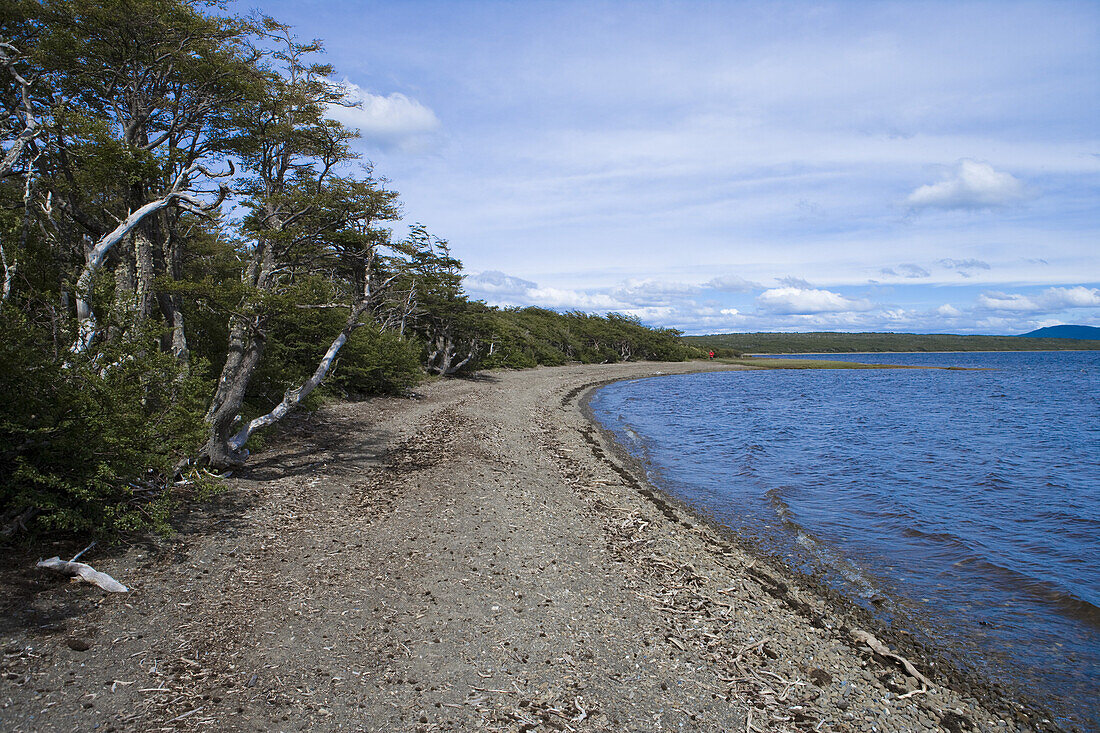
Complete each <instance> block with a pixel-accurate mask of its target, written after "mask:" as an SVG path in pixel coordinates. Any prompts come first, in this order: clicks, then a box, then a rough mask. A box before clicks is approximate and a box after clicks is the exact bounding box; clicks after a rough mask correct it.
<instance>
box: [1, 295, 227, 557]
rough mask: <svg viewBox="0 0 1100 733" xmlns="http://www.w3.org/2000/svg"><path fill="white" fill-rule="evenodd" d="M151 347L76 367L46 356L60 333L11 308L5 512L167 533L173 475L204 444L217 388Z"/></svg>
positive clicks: (100, 528)
mask: <svg viewBox="0 0 1100 733" xmlns="http://www.w3.org/2000/svg"><path fill="white" fill-rule="evenodd" d="M142 341H143V342H144V345H145V346H146V348H144V349H139V348H135V345H134V344H122V345H119V346H118V347H113V348H110V349H105V350H104V351H102V352H100V353H98V354H97V355H96V358H95V360H88V359H82V360H80V361H78V362H76V363H73V364H71V365H68V366H66V365H64V364H62V363H60V362H59V361H58V360H57V359H55V358H54V355H53V353H52V351H51V350H49V349H47V348H44V346H43V345H44V344H48V343H49V338H48V334H43V333H42V332H41V331H39V330H38V329H35V328H33V327H31V326H29V325H28V324H27V323H26V322H25V321H24V320H23V319H21V318H18V317H17V316H15V315H14V314H13V312H12V311H10V310H8V311H5V313H4V316H3V318H0V393H3V394H5V395H7V398H6V399H5V400H4V403H3V409H2V410H0V446H3V449H2V450H0V475H4V476H5V477H6V479H5V481H4V482H3V484H0V506H3V507H4V509H5V510H11V511H12V512H19V511H22V510H23V509H25V508H27V507H35V508H37V509H38V512H39V513H38V515H37V517H36V518H35V521H36V522H37V526H38V527H39V528H42V529H56V530H65V531H76V532H86V531H93V530H94V531H96V532H98V533H100V534H101V535H108V536H110V535H114V534H117V533H119V532H127V531H133V530H136V529H140V528H144V527H150V526H151V527H155V528H164V527H165V526H166V524H165V522H166V519H167V512H168V509H169V506H170V502H171V493H170V491H169V486H170V481H171V479H172V475H173V467H174V465H175V463H176V462H177V461H179V460H180V459H181V458H183V457H185V456H187V455H189V454H191V453H192V452H193V451H194V450H195V448H196V447H197V446H198V444H199V443H201V440H202V436H203V424H202V412H203V409H204V399H205V395H206V394H207V393H208V392H209V389H210V384H209V383H208V382H207V381H206V380H204V379H203V378H201V377H200V376H198V375H197V371H198V370H196V372H193V373H190V374H188V373H183V372H182V371H181V370H180V368H179V366H178V365H177V363H176V362H175V361H174V360H173V359H172V358H171V356H169V355H167V354H164V353H162V352H160V351H158V350H157V349H155V348H150V346H152V344H154V343H155V341H154V339H153V338H152V337H151V336H150V335H149V334H146V335H145V337H144V338H143V339H142ZM105 365H110V368H104V366H105Z"/></svg>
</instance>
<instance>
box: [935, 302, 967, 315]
mask: <svg viewBox="0 0 1100 733" xmlns="http://www.w3.org/2000/svg"><path fill="white" fill-rule="evenodd" d="M936 313H938V314H940V315H941V316H943V317H944V318H958V317H959V316H961V315H962V311H961V310H959V309H958V308H956V307H955V306H953V305H951V304H950V303H944V304H943V305H941V306H940V307H939V308H937V309H936Z"/></svg>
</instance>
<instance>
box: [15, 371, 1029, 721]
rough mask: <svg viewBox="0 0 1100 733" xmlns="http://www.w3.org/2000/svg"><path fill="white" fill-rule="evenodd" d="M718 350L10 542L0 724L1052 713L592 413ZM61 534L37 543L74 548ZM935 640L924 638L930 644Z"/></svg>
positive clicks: (379, 413)
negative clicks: (626, 451) (692, 499)
mask: <svg viewBox="0 0 1100 733" xmlns="http://www.w3.org/2000/svg"><path fill="white" fill-rule="evenodd" d="M722 368H728V367H723V366H722V365H719V364H714V363H700V362H696V363H685V364H657V363H638V364H623V365H594V366H568V367H560V368H552V369H535V370H528V371H520V372H491V373H486V374H482V375H479V376H478V377H477V378H475V379H466V380H447V381H441V382H435V383H432V384H429V385H426V386H425V387H423V388H422V389H421V390H420V392H419V394H418V395H416V396H415V397H414V398H412V399H406V398H402V399H398V398H381V399H373V400H368V401H366V402H360V403H354V404H338V405H332V406H329V407H326V408H324V409H322V410H320V411H319V412H317V413H314V414H312V415H300V416H296V417H294V418H292V419H291V420H289V421H288V424H287V425H286V426H285V427H283V428H282V429H281V430H280V431H279V433H278V434H276V435H275V436H273V437H272V438H270V439H269V444H268V447H267V448H266V449H265V450H264V452H263V453H261V454H259V455H258V456H256V457H255V458H254V459H253V461H252V462H251V464H250V465H249V467H248V468H247V470H245V471H244V472H242V474H241V475H240V476H238V477H235V478H233V479H232V480H231V481H230V482H229V487H228V489H227V490H226V491H225V492H224V493H223V494H221V495H220V496H218V497H217V498H216V499H214V500H213V501H211V502H209V503H207V504H203V505H199V506H198V507H197V508H193V509H192V510H190V511H189V512H188V513H187V514H186V515H185V516H184V517H182V518H181V519H180V531H179V532H178V533H177V534H176V535H174V536H172V537H170V538H168V539H163V540H155V541H150V542H149V543H147V544H143V545H137V546H133V547H130V548H128V549H126V550H125V551H121V552H117V553H114V554H106V553H104V552H99V551H98V550H93V551H92V552H91V553H89V554H88V555H86V556H85V557H84V558H82V560H84V561H86V562H88V563H90V564H92V565H94V566H95V567H96V569H97V570H102V571H105V572H108V573H110V574H111V575H113V576H114V577H115V578H117V579H118V580H120V581H121V582H123V583H125V584H126V585H128V586H130V587H131V588H132V591H131V592H130V593H128V594H106V593H104V592H102V591H100V590H98V589H96V588H93V587H90V586H86V585H81V584H70V583H68V582H67V581H66V580H65V579H62V578H59V577H57V576H55V575H53V574H51V573H49V572H47V571H42V570H35V569H34V568H33V565H34V563H33V560H34V559H36V557H35V556H32V555H31V554H27V553H22V554H21V553H19V552H15V551H7V552H6V553H5V555H4V558H5V560H4V564H5V565H6V566H7V567H5V568H4V570H3V572H2V573H0V594H2V600H0V611H2V616H0V643H2V644H3V649H4V657H3V665H2V672H3V682H2V686H0V729H2V730H4V731H32V730H33V731H44V730H93V729H95V730H98V731H109V730H135V731H136V730H140V731H150V730H211V731H261V730H280V731H281V730H287V731H293V730H355V731H358V730H363V731H439V730H453V731H459V730H461V731H465V730H499V731H567V730H574V731H667V730H691V731H754V730H755V731H773V730H774V731H795V730H799V731H806V730H814V731H872V730H875V731H894V730H907V731H908V730H951V731H961V730H1031V729H1036V728H1038V729H1050V726H1049V725H1048V724H1046V723H1044V722H1043V721H1042V720H1041V717H1040V716H1037V715H1036V713H1035V712H1034V710H1033V709H1032V708H1029V707H1025V706H1023V705H1021V704H1020V702H1018V701H1014V700H1011V699H1006V698H1004V697H1003V696H999V695H998V694H997V691H995V690H991V689H989V688H988V687H987V686H983V685H981V684H980V683H977V684H976V683H975V682H974V681H973V680H970V679H967V678H965V677H963V676H961V675H959V674H958V673H956V672H954V671H952V670H951V669H948V668H946V667H944V666H943V664H942V662H937V661H936V660H935V658H934V657H933V656H920V657H913V659H914V663H915V664H916V665H917V667H918V669H919V671H920V672H921V673H922V674H924V675H927V676H928V677H929V678H931V680H932V682H933V683H934V684H935V686H934V687H933V688H932V689H930V690H928V691H925V692H919V690H921V689H922V686H921V685H920V683H919V682H918V681H917V680H916V679H915V678H914V677H913V676H912V675H909V674H907V673H906V672H905V671H904V670H903V669H902V667H901V666H900V665H899V664H898V663H897V662H896V661H895V660H893V659H891V658H889V657H887V656H882V655H878V654H875V653H873V652H872V651H871V650H870V649H869V648H868V647H867V645H866V644H864V643H862V642H861V641H859V635H858V634H856V633H854V631H855V630H856V629H862V630H867V631H870V632H872V633H875V634H877V635H878V636H879V638H881V639H883V641H885V642H886V643H888V644H889V645H890V647H891V649H893V650H895V651H901V652H902V653H904V654H906V656H909V655H910V654H914V653H916V652H914V651H913V650H910V649H908V648H903V646H899V645H902V644H903V643H904V634H903V633H897V632H896V631H895V632H893V633H892V632H889V631H886V630H883V629H880V628H877V627H875V626H874V621H873V620H872V619H870V618H868V617H867V616H866V614H863V615H861V614H860V612H859V611H858V609H855V608H854V607H851V606H849V605H846V604H845V603H843V602H842V601H837V600H836V599H830V598H829V597H828V596H829V594H828V593H827V592H825V591H822V589H819V588H816V587H815V586H814V584H813V583H812V582H811V581H809V580H807V579H801V578H798V577H795V576H793V575H791V574H789V573H787V572H786V571H784V570H783V569H782V568H781V567H779V566H778V565H776V564H775V563H774V562H772V561H768V560H766V559H765V558H763V557H761V556H760V555H759V554H757V553H755V552H753V551H752V548H749V547H746V546H744V545H742V544H741V543H740V542H738V541H737V539H736V538H735V537H730V536H728V535H727V534H725V533H724V532H722V531H721V530H720V529H719V528H716V527H712V526H710V525H709V524H707V523H706V522H704V521H702V520H700V519H699V518H698V517H696V516H695V515H693V514H692V513H691V512H690V511H688V510H687V509H685V508H684V507H681V506H679V505H678V504H677V503H676V502H674V501H672V500H669V499H666V498H664V497H663V496H662V495H661V494H660V493H659V492H656V491H654V490H653V488H652V487H650V486H649V485H647V484H646V483H645V481H644V479H643V478H642V477H643V475H644V474H643V473H642V472H641V471H640V470H639V468H638V466H636V465H633V463H632V461H631V460H630V459H629V458H628V457H626V456H624V455H622V453H621V452H620V451H618V450H617V449H616V447H615V446H614V445H612V444H611V443H610V441H609V439H608V438H607V436H604V435H603V434H601V432H600V431H599V430H598V429H597V428H596V427H594V425H593V424H592V423H591V422H590V420H589V419H588V418H587V417H586V415H585V411H584V403H585V396H586V394H587V393H588V392H590V391H591V388H592V387H593V386H594V385H598V384H600V383H604V382H607V381H610V380H615V379H623V378H633V377H643V376H652V375H657V374H669V373H677V372H687V371H700V370H708V369H722ZM79 549H80V548H79V547H69V546H68V545H64V544H61V545H59V546H52V545H51V546H49V547H45V548H42V549H41V552H40V554H41V555H42V556H46V555H55V554H60V555H62V557H65V556H66V554H67V553H68V555H71V554H73V553H75V552H76V551H77V550H79ZM917 651H919V650H917Z"/></svg>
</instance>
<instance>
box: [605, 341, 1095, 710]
mask: <svg viewBox="0 0 1100 733" xmlns="http://www.w3.org/2000/svg"><path fill="white" fill-rule="evenodd" d="M800 358H803V357H800ZM821 358H827V359H832V360H841V359H843V360H851V361H860V362H865V363H889V364H909V365H922V366H941V367H952V366H954V367H972V368H978V369H981V370H982V371H945V370H938V369H937V370H908V369H906V370H901V369H890V370H799V371H794V370H792V371H787V370H768V371H750V372H720V373H709V374H692V375H683V376H669V377H661V378H656V379H643V380H633V381H626V382H618V383H615V384H611V385H608V386H606V387H604V388H602V389H600V390H599V391H598V392H597V393H596V394H595V395H594V396H593V398H592V401H591V406H592V409H593V412H594V413H595V415H596V417H597V419H598V420H600V422H601V423H603V425H604V426H605V427H606V428H607V429H609V430H611V431H612V432H613V433H614V434H615V435H616V437H617V438H618V440H619V441H620V442H621V443H622V445H623V446H624V447H625V448H626V449H627V450H629V451H631V452H632V453H634V454H636V455H638V456H639V457H640V458H642V459H643V460H644V461H646V462H647V465H648V470H649V472H650V480H651V481H652V483H654V484H655V485H656V486H658V487H659V488H661V489H662V490H664V491H666V492H668V493H669V494H672V495H674V496H676V497H678V498H680V499H681V500H683V501H685V502H686V503H688V504H690V505H692V506H694V507H696V508H697V509H699V510H700V511H702V512H703V513H705V514H707V515H709V516H711V517H713V518H714V519H715V520H716V521H718V522H720V523H722V524H724V525H726V526H727V527H729V528H730V529H732V530H734V531H736V532H738V533H739V534H741V535H742V536H744V537H746V538H747V539H749V540H751V541H753V542H754V543H756V544H758V545H759V546H761V547H762V548H764V549H766V550H767V551H769V552H771V553H775V554H777V555H779V556H781V557H783V558H785V561H786V562H787V563H788V564H789V565H790V566H791V567H793V568H794V569H796V570H801V571H804V572H816V573H818V574H820V575H822V576H824V577H825V578H826V580H827V581H828V582H830V583H831V584H833V585H834V586H835V587H837V588H838V589H840V590H841V591H843V592H844V593H845V594H846V595H848V596H849V597H850V598H852V599H853V600H855V601H856V602H858V603H860V604H861V605H864V606H865V607H867V608H869V609H871V610H874V611H875V612H876V613H878V614H879V615H880V617H884V618H885V620H887V621H888V622H891V623H895V624H898V625H900V626H901V627H902V628H906V629H911V630H913V631H914V632H915V633H917V634H918V636H921V637H924V638H925V640H927V641H931V642H933V643H934V644H935V645H936V646H937V647H938V648H939V649H941V650H943V651H944V652H945V653H946V654H947V655H948V656H950V657H952V658H953V660H954V661H956V662H957V663H960V664H962V665H963V666H967V667H970V668H972V669H975V670H976V671H978V672H979V673H981V674H983V675H984V676H986V677H988V678H992V679H994V680H995V681H998V682H1001V683H1003V684H1007V685H1009V686H1010V687H1015V688H1017V689H1024V690H1027V691H1028V692H1029V693H1031V694H1032V695H1034V696H1035V697H1037V698H1038V699H1039V700H1040V701H1042V702H1044V703H1045V704H1047V705H1048V707H1050V708H1051V709H1052V710H1053V711H1054V712H1055V714H1056V715H1058V716H1059V718H1060V719H1061V722H1063V724H1066V723H1076V724H1077V725H1080V726H1083V727H1085V728H1093V729H1100V713H1098V712H1097V709H1098V708H1097V705H1096V702H1095V701H1096V700H1098V699H1100V567H1098V564H1100V352H1000V353H951V354H858V355H852V354H844V355H834V354H829V355H827V356H824V355H823V356H822V357H821Z"/></svg>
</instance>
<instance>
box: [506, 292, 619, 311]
mask: <svg viewBox="0 0 1100 733" xmlns="http://www.w3.org/2000/svg"><path fill="white" fill-rule="evenodd" d="M524 295H525V297H526V299H527V301H528V302H527V303H525V304H526V305H537V306H540V307H543V308H552V309H556V310H594V311H618V310H622V309H624V308H626V307H627V304H626V303H623V302H622V301H620V300H617V299H615V298H613V297H611V296H610V295H608V294H606V293H598V292H585V291H582V290H569V289H564V288H534V289H532V290H528V291H527V292H526V293H525V294H524Z"/></svg>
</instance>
